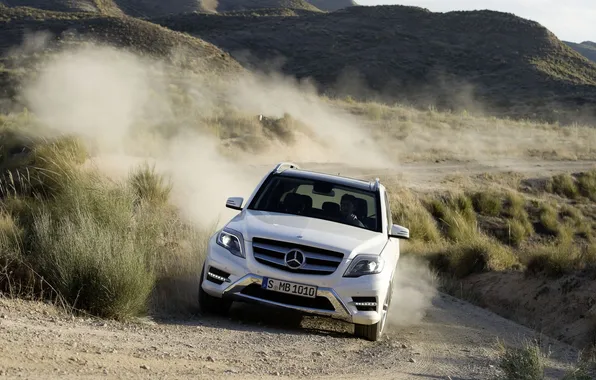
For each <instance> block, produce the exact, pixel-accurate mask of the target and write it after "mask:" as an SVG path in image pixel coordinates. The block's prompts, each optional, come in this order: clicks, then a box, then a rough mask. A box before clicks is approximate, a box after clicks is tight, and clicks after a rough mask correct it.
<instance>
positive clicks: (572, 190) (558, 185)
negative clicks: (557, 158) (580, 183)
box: [546, 173, 579, 199]
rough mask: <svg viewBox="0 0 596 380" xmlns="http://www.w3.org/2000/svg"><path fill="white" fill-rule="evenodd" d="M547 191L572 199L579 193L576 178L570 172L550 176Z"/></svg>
mask: <svg viewBox="0 0 596 380" xmlns="http://www.w3.org/2000/svg"><path fill="white" fill-rule="evenodd" d="M546 191H548V192H549V193H554V194H558V195H561V196H563V197H567V198H571V199H575V198H577V196H578V195H579V191H578V189H577V185H576V180H575V178H573V177H572V176H571V174H569V173H564V174H557V175H555V176H553V177H552V178H550V179H549V181H548V182H547V184H546Z"/></svg>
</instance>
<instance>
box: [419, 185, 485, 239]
mask: <svg viewBox="0 0 596 380" xmlns="http://www.w3.org/2000/svg"><path fill="white" fill-rule="evenodd" d="M427 208H428V209H429V212H430V213H431V214H432V215H433V216H434V217H435V218H436V219H437V220H438V222H439V226H440V229H441V231H442V232H443V234H444V235H445V236H446V237H447V238H448V239H450V240H452V241H454V242H466V241H471V240H473V239H474V238H475V237H476V236H477V234H478V233H479V231H478V226H477V221H476V214H475V212H474V209H473V207H472V203H471V201H470V199H469V198H467V197H465V196H462V195H459V196H451V197H447V198H443V199H433V200H431V201H430V202H429V203H428V205H427Z"/></svg>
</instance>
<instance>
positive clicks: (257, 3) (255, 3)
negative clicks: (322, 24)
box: [217, 0, 320, 12]
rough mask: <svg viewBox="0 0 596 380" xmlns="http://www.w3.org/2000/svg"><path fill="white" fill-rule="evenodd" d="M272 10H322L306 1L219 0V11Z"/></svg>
mask: <svg viewBox="0 0 596 380" xmlns="http://www.w3.org/2000/svg"><path fill="white" fill-rule="evenodd" d="M272 8H282V9H299V10H306V11H312V12H320V9H318V8H317V7H315V6H313V5H312V4H310V3H309V2H308V1H306V0H219V4H218V6H217V11H218V12H229V11H245V10H253V9H272Z"/></svg>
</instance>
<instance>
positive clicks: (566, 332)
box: [464, 272, 596, 348]
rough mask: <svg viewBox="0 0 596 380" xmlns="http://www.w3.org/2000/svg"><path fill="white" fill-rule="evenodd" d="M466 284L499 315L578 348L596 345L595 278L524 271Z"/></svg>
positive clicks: (472, 278) (478, 278)
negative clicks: (531, 273)
mask: <svg viewBox="0 0 596 380" xmlns="http://www.w3.org/2000/svg"><path fill="white" fill-rule="evenodd" d="M464 284H465V285H464V286H465V287H466V288H467V289H470V290H473V292H474V293H478V294H482V303H483V304H484V306H485V307H486V308H488V309H490V310H492V311H494V312H495V313H498V314H499V315H501V316H503V317H505V318H508V319H512V320H515V321H517V322H518V323H521V324H523V325H525V326H528V327H530V328H532V329H534V330H536V331H541V332H543V333H544V334H547V335H549V336H552V337H554V338H555V339H560V340H562V341H564V342H567V343H569V344H572V345H574V346H576V347H582V348H585V347H590V346H593V345H594V344H596V279H595V278H594V276H593V274H582V273H578V274H574V275H568V276H564V277H562V278H560V279H556V280H554V279H549V278H546V277H528V276H525V275H524V274H522V273H515V272H512V273H484V274H479V275H473V276H470V277H469V278H467V279H465V281H464Z"/></svg>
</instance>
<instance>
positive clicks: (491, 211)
mask: <svg viewBox="0 0 596 380" xmlns="http://www.w3.org/2000/svg"><path fill="white" fill-rule="evenodd" d="M471 199H472V203H473V205H474V209H475V210H476V212H478V213H479V214H482V215H487V216H499V215H500V214H501V210H502V208H503V204H502V200H501V195H500V194H499V193H497V192H495V191H478V192H476V193H474V194H473V195H472V197H471Z"/></svg>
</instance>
